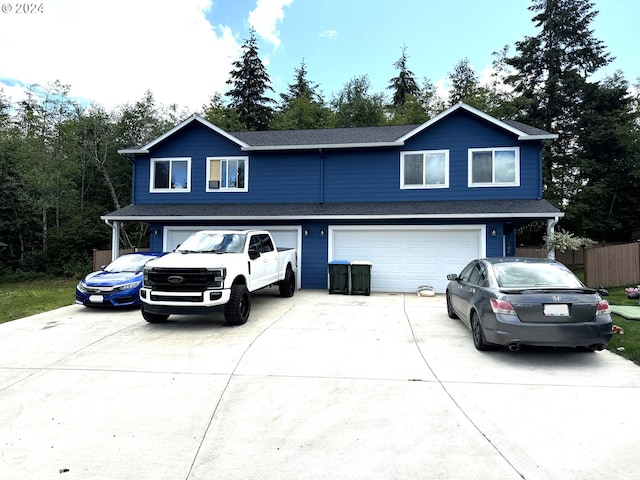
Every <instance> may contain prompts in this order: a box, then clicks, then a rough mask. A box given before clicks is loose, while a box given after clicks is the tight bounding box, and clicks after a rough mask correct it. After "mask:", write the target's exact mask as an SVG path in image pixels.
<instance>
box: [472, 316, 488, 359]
mask: <svg viewBox="0 0 640 480" xmlns="http://www.w3.org/2000/svg"><path fill="white" fill-rule="evenodd" d="M471 333H472V335H473V345H474V346H475V347H476V349H477V350H481V351H485V350H490V349H491V345H490V344H488V343H487V342H485V339H484V331H483V330H482V325H480V319H479V318H478V314H477V313H476V312H473V313H472V314H471Z"/></svg>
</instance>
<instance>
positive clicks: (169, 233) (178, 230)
mask: <svg viewBox="0 0 640 480" xmlns="http://www.w3.org/2000/svg"><path fill="white" fill-rule="evenodd" d="M200 230H267V231H268V232H269V233H271V236H272V237H273V241H274V242H275V244H276V247H284V248H295V249H296V252H298V272H297V275H296V284H297V285H296V286H297V288H301V285H302V278H301V277H302V265H301V263H302V226H301V225H272V226H269V225H267V226H265V225H259V226H258V225H241V226H236V225H233V226H220V225H200V226H193V225H189V226H186V225H171V226H165V227H164V228H163V232H162V250H163V251H165V252H171V251H173V250H175V248H176V247H177V246H178V245H179V244H180V243H182V242H183V241H184V240H185V239H186V238H187V237H188V236H189V235H191V234H192V233H194V232H197V231H200Z"/></svg>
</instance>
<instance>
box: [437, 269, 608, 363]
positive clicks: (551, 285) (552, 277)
mask: <svg viewBox="0 0 640 480" xmlns="http://www.w3.org/2000/svg"><path fill="white" fill-rule="evenodd" d="M447 279H448V280H449V284H448V285H447V291H446V298H447V313H448V314H449V317H451V318H460V319H461V320H462V321H463V322H464V323H465V324H466V325H467V327H469V328H470V329H471V332H472V336H473V343H474V345H475V347H476V348H477V349H478V350H488V349H490V348H492V347H493V346H495V345H503V346H507V347H508V348H509V349H510V350H512V351H516V350H518V349H519V348H520V346H521V345H538V346H551V347H576V348H579V349H583V350H589V351H594V350H602V349H603V348H604V347H605V346H606V345H607V344H608V343H609V341H610V340H611V336H612V329H611V327H612V323H611V315H610V312H609V303H608V302H607V301H606V300H603V298H602V296H601V293H603V294H604V292H603V291H597V290H594V289H592V288H588V287H585V285H584V284H583V283H582V282H581V281H580V280H579V279H578V278H577V277H576V276H575V275H574V274H573V273H572V272H571V270H569V269H568V268H567V267H565V266H564V265H563V264H562V263H560V262H556V261H555V260H550V259H541V258H518V257H499V258H483V259H476V260H473V261H472V262H470V263H469V264H468V265H467V266H466V267H465V268H464V269H463V270H462V272H461V273H460V274H455V273H453V274H450V275H447Z"/></svg>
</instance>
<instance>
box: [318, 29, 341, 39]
mask: <svg viewBox="0 0 640 480" xmlns="http://www.w3.org/2000/svg"><path fill="white" fill-rule="evenodd" d="M320 36H321V37H326V38H336V37H337V36H338V32H336V31H335V30H325V31H324V32H321V33H320Z"/></svg>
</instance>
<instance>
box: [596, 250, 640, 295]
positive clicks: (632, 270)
mask: <svg viewBox="0 0 640 480" xmlns="http://www.w3.org/2000/svg"><path fill="white" fill-rule="evenodd" d="M584 283H586V284H587V285H588V286H590V287H598V286H604V287H617V286H629V287H631V286H636V285H637V284H639V283H640V243H638V242H634V243H623V244H620V245H606V246H603V247H595V248H590V249H587V250H585V262H584Z"/></svg>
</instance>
